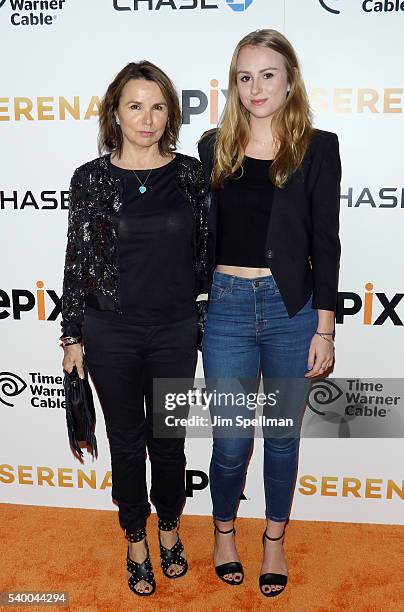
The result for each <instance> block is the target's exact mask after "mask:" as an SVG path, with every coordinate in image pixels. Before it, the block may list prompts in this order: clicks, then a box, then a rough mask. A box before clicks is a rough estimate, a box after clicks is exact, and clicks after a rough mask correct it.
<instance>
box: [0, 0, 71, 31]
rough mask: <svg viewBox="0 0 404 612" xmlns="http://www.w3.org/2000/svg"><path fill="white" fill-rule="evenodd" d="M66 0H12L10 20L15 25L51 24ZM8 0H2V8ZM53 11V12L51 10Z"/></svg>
mask: <svg viewBox="0 0 404 612" xmlns="http://www.w3.org/2000/svg"><path fill="white" fill-rule="evenodd" d="M65 2H66V0H10V8H11V11H12V12H11V15H10V22H11V24H12V25H14V26H50V25H53V22H54V21H55V19H57V13H56V11H62V10H63V9H64V8H65ZM5 3H6V0H0V8H1V7H2V6H3V5H4V4H5ZM50 11H52V13H51V12H50Z"/></svg>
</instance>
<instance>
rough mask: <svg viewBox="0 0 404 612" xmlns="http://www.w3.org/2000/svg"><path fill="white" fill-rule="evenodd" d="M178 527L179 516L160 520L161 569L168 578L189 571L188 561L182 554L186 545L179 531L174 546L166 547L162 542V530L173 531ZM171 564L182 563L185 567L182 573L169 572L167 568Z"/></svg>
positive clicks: (182, 574)
mask: <svg viewBox="0 0 404 612" xmlns="http://www.w3.org/2000/svg"><path fill="white" fill-rule="evenodd" d="M176 527H177V529H178V528H179V518H177V519H175V521H163V520H162V519H159V521H158V528H159V544H160V563H161V569H162V570H163V574H164V576H167V578H181V577H182V576H184V575H185V574H186V573H187V571H188V562H187V560H186V559H185V558H184V557H183V556H182V555H181V553H182V551H183V550H184V546H183V544H182V542H181V540H180V536H179V534H178V532H177V538H178V539H177V541H176V543H175V544H174V546H172V547H171V548H166V547H165V546H163V545H162V543H161V539H160V531H172V530H173V529H175V528H176ZM170 565H180V566H181V567H182V568H183V570H182V572H181V574H169V573H168V571H167V570H168V568H169V567H170Z"/></svg>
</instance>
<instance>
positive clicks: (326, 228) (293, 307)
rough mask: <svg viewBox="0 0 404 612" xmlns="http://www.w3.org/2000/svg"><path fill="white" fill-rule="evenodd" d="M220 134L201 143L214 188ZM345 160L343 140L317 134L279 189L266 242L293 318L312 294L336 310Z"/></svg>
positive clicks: (211, 263)
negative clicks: (342, 179)
mask: <svg viewBox="0 0 404 612" xmlns="http://www.w3.org/2000/svg"><path fill="white" fill-rule="evenodd" d="M216 134H217V130H210V131H209V132H206V133H205V134H204V135H203V137H202V139H201V141H200V142H199V145H198V150H199V156H200V159H201V161H202V164H203V167H204V172H205V179H206V181H207V184H210V180H211V173H212V169H213V161H214V144H215V139H216ZM340 181H341V162H340V157H339V147H338V137H337V135H336V134H333V133H331V132H324V131H322V130H314V132H313V137H312V140H311V143H310V145H309V148H308V150H307V152H306V155H305V157H304V159H303V162H302V166H301V168H300V169H299V170H297V171H296V172H294V173H293V174H292V176H291V177H290V178H289V179H288V181H287V182H286V183H285V185H284V186H283V187H282V188H278V187H275V190H274V198H273V204H272V212H271V217H270V221H269V224H268V231H267V237H266V243H265V258H266V261H268V268H270V269H271V272H272V274H273V277H274V279H275V282H276V284H277V285H278V287H279V291H280V294H281V296H282V298H283V301H284V303H285V306H286V309H287V311H288V314H289V317H290V318H291V317H293V316H294V315H295V314H296V313H297V312H298V311H299V310H300V309H301V308H302V307H303V306H304V304H305V303H306V302H307V300H308V299H309V297H310V295H311V294H313V298H312V307H313V308H316V309H321V310H333V311H334V312H335V311H336V302H337V291H338V273H339V259H340V252H341V246H340V241H339V237H338V231H339V208H340ZM217 193H218V192H217V191H213V190H211V202H210V209H209V216H208V228H209V234H208V278H209V281H210V282H211V281H212V276H213V271H214V269H215V265H216V257H215V245H216V231H217V200H218V198H217Z"/></svg>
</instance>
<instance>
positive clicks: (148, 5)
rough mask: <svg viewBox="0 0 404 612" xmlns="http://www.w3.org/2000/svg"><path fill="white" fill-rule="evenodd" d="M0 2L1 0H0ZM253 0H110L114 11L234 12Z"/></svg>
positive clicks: (238, 11) (242, 10)
mask: <svg viewBox="0 0 404 612" xmlns="http://www.w3.org/2000/svg"><path fill="white" fill-rule="evenodd" d="M0 2H1V0H0ZM253 2H254V0H112V6H113V8H114V10H115V11H139V12H141V11H166V10H169V9H172V10H175V11H189V10H200V11H210V10H212V9H216V10H219V9H222V8H223V9H224V7H225V6H227V7H230V8H231V9H232V11H234V12H235V13H243V12H244V11H246V10H247V9H248V7H249V6H251V4H252V3H253Z"/></svg>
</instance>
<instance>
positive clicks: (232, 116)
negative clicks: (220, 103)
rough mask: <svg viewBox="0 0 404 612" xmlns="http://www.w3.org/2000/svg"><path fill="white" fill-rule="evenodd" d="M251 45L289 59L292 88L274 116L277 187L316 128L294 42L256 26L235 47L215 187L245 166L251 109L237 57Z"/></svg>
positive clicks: (296, 163)
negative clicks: (239, 81)
mask: <svg viewBox="0 0 404 612" xmlns="http://www.w3.org/2000/svg"><path fill="white" fill-rule="evenodd" d="M247 45H250V46H255V47H258V46H264V47H268V49H273V50H274V51H277V52H278V53H280V54H281V55H282V56H283V59H284V61H285V67H286V73H287V78H288V83H289V86H290V92H289V94H288V96H287V98H286V100H285V102H284V103H283V105H282V106H281V107H280V108H279V109H278V110H277V111H276V112H275V113H274V115H273V116H272V122H271V127H272V134H273V138H274V144H276V148H277V153H276V155H275V158H274V161H273V163H272V165H271V169H270V176H271V179H272V181H273V182H274V184H275V185H276V186H277V187H282V186H283V185H284V184H285V183H286V181H287V180H288V178H289V176H290V175H291V174H292V173H293V172H294V171H295V170H297V169H298V168H299V167H300V165H301V163H302V160H303V157H304V155H305V153H306V151H307V147H308V146H309V142H310V139H311V135H312V131H313V128H312V121H311V113H310V107H309V101H308V97H307V93H306V88H305V86H304V82H303V79H302V76H301V72H300V67H299V62H298V59H297V56H296V53H295V51H294V49H293V47H292V45H291V44H290V42H289V41H288V40H287V38H285V36H283V34H281V33H280V32H277V31H276V30H256V31H255V32H251V33H250V34H247V36H245V37H244V38H243V39H242V40H241V41H240V42H239V43H238V45H237V47H236V48H235V50H234V53H233V57H232V60H231V64H230V70H229V86H228V94H227V101H226V106H225V108H224V111H223V115H222V118H221V121H220V125H219V130H218V136H217V139H216V144H215V163H214V168H213V175H212V187H213V188H214V189H216V188H218V187H219V186H220V185H221V184H222V183H223V181H224V180H225V179H226V178H229V177H231V176H233V175H234V174H235V172H236V171H237V170H238V169H239V168H240V167H241V165H242V162H243V158H244V154H245V149H246V147H247V145H248V141H249V139H250V117H249V112H248V111H247V109H246V108H245V107H244V106H243V105H242V103H241V101H240V97H239V93H238V89H237V58H238V54H239V52H240V50H241V49H242V48H243V47H245V46H247Z"/></svg>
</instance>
